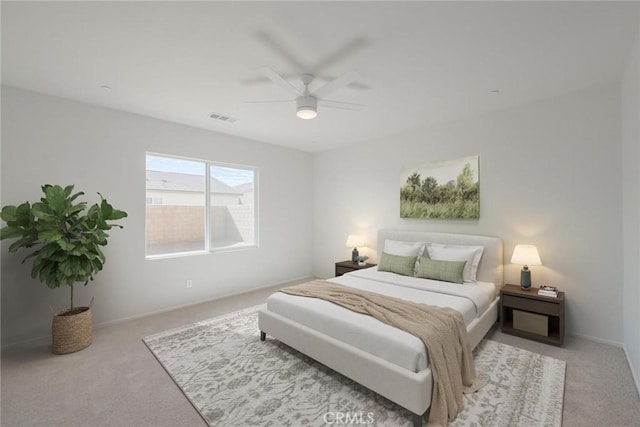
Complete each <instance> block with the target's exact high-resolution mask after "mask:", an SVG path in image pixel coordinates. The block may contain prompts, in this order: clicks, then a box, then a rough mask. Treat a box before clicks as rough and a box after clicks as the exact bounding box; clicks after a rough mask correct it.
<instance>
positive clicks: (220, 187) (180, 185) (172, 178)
mask: <svg viewBox="0 0 640 427" xmlns="http://www.w3.org/2000/svg"><path fill="white" fill-rule="evenodd" d="M203 187H204V178H203V177H202V176H201V175H190V174H186V173H176V172H159V171H150V170H148V171H147V190H157V191H192V192H197V193H201V192H202V191H203V190H204V188H203ZM211 192H212V193H218V194H235V195H241V194H242V191H241V190H238V189H235V188H233V187H231V186H229V185H227V184H225V183H224V182H222V181H220V180H218V179H216V178H214V177H211Z"/></svg>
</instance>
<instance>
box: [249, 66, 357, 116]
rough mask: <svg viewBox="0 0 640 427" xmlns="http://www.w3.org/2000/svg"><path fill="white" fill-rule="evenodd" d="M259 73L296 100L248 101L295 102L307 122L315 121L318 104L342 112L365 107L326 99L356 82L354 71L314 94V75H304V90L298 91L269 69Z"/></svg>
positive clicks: (299, 112)
mask: <svg viewBox="0 0 640 427" xmlns="http://www.w3.org/2000/svg"><path fill="white" fill-rule="evenodd" d="M258 71H260V73H262V74H263V75H264V76H265V77H267V78H268V79H269V80H271V81H272V82H273V83H275V84H276V85H278V86H280V87H281V88H283V89H285V90H286V91H288V92H289V93H291V94H292V95H293V96H295V98H294V99H287V100H274V101H248V102H249V103H253V104H259V103H275V102H295V103H296V116H298V117H299V118H301V119H305V120H309V119H313V118H315V117H316V116H317V115H318V103H320V105H322V106H324V107H327V108H337V109H341V110H360V109H362V107H364V105H362V104H354V103H351V102H342V101H332V100H329V99H325V97H326V96H327V95H329V94H330V93H331V92H333V91H335V90H337V89H339V88H341V87H343V86H346V85H348V84H349V83H351V82H352V81H353V80H355V78H356V77H357V73H355V72H354V71H351V72H348V73H345V74H343V75H341V76H340V77H338V78H336V79H333V80H331V81H330V82H329V83H327V84H325V85H324V86H322V87H320V88H318V89H316V90H314V91H313V92H310V91H309V85H310V84H311V82H313V79H314V76H313V74H306V73H305V74H302V75H301V76H300V80H302V84H303V85H304V88H303V89H298V88H297V87H295V86H294V85H292V84H291V83H289V82H288V81H287V80H285V79H284V78H283V77H282V76H281V75H280V74H278V73H276V72H275V71H273V70H272V69H271V68H269V67H262V68H259V69H258Z"/></svg>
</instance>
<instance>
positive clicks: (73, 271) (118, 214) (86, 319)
mask: <svg viewBox="0 0 640 427" xmlns="http://www.w3.org/2000/svg"><path fill="white" fill-rule="evenodd" d="M73 187H74V186H73V185H68V186H66V187H61V186H59V185H48V184H47V185H43V186H42V192H43V193H44V197H42V198H41V199H40V201H39V202H36V203H33V204H30V203H29V202H25V203H23V204H21V205H19V206H4V207H3V208H2V212H1V214H0V217H1V218H2V220H3V221H4V222H5V223H6V225H5V226H4V227H2V229H0V240H4V239H17V240H15V241H14V242H13V243H12V244H11V246H9V252H10V253H15V252H17V251H18V250H20V249H22V248H24V249H28V250H31V252H29V253H28V254H27V256H25V258H24V259H23V260H22V262H23V263H24V262H25V261H27V260H29V259H30V260H32V263H33V265H32V268H31V277H32V278H34V279H35V278H38V279H39V280H40V281H41V282H42V283H44V284H45V285H47V286H48V287H49V288H51V289H56V288H59V287H61V286H69V288H70V293H71V305H70V307H69V308H68V309H65V310H62V311H59V312H57V313H53V322H52V352H53V353H55V354H66V353H72V352H75V351H79V350H82V349H83V348H86V347H88V346H89V345H90V344H91V341H92V335H93V334H92V330H93V320H92V316H91V307H90V306H89V307H86V306H85V307H77V306H74V301H73V287H74V285H75V284H77V283H84V285H85V286H86V285H87V284H88V283H89V281H90V280H93V277H94V276H95V275H96V274H97V273H98V272H99V271H101V270H102V267H103V266H104V263H105V256H104V253H103V252H102V250H101V249H100V248H101V247H102V246H106V245H107V238H108V237H109V235H108V234H107V233H106V231H107V230H110V229H111V228H113V227H118V228H122V226H121V225H117V224H114V223H113V222H111V221H116V220H120V219H122V218H124V217H126V216H127V213H126V212H124V211H120V210H117V209H114V208H113V206H111V205H110V204H109V203H108V202H107V200H106V199H105V198H103V197H102V195H101V194H100V193H98V195H99V196H100V203H99V204H98V203H96V204H93V205H91V206H90V207H89V206H88V205H87V202H77V201H76V199H77V198H78V197H80V196H82V195H84V193H83V192H78V193H73Z"/></svg>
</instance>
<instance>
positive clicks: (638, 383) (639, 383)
mask: <svg viewBox="0 0 640 427" xmlns="http://www.w3.org/2000/svg"><path fill="white" fill-rule="evenodd" d="M622 350H624V355H625V357H626V358H627V364H628V365H629V369H631V377H632V378H633V382H634V383H635V384H636V391H637V392H638V394H640V381H638V375H637V373H636V371H635V369H633V363H631V358H630V357H629V352H628V351H627V346H626V345H624V344H622Z"/></svg>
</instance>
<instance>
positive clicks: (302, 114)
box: [296, 105, 318, 120]
mask: <svg viewBox="0 0 640 427" xmlns="http://www.w3.org/2000/svg"><path fill="white" fill-rule="evenodd" d="M317 115H318V110H317V109H316V108H314V107H310V106H308V105H307V106H302V107H298V111H296V116H298V117H299V118H301V119H304V120H311V119H315V118H316V116H317Z"/></svg>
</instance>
